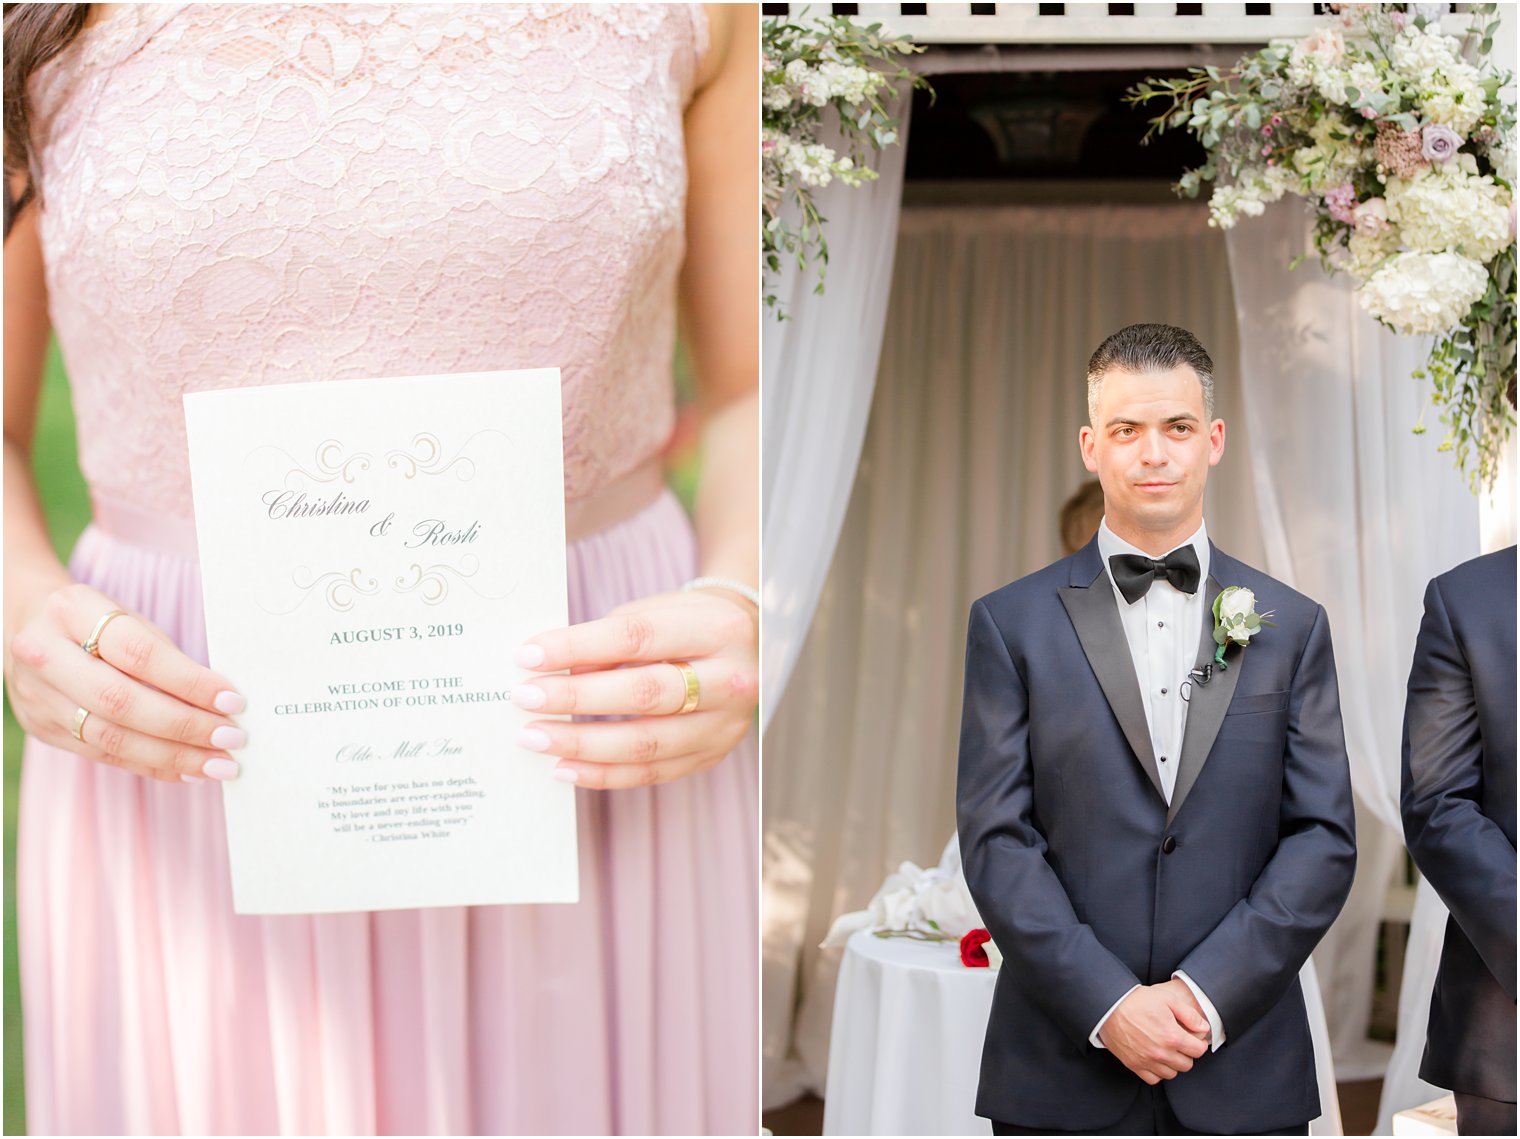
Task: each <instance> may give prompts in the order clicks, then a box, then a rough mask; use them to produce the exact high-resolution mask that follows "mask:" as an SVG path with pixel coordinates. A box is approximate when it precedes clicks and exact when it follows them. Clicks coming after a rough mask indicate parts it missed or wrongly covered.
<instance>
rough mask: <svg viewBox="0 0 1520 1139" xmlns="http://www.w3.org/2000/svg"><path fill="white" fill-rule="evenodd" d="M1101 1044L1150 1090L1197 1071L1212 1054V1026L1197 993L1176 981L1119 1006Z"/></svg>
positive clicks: (1147, 990)
mask: <svg viewBox="0 0 1520 1139" xmlns="http://www.w3.org/2000/svg"><path fill="white" fill-rule="evenodd" d="M1098 1039H1099V1040H1101V1041H1103V1045H1104V1047H1105V1048H1107V1049H1108V1050H1109V1051H1110V1052H1112V1053H1113V1054H1114V1056H1115V1057H1117V1058H1118V1060H1119V1062H1120V1063H1122V1064H1123V1065H1124V1066H1125V1067H1126V1068H1128V1069H1129V1070H1130V1071H1131V1072H1134V1073H1135V1075H1137V1076H1139V1077H1140V1078H1141V1079H1142V1080H1144V1081H1145V1082H1146V1083H1148V1084H1158V1083H1160V1082H1161V1081H1162V1080H1170V1079H1172V1078H1173V1077H1174V1076H1176V1075H1177V1073H1178V1072H1186V1071H1189V1070H1191V1069H1192V1067H1193V1061H1194V1060H1196V1059H1197V1058H1198V1057H1199V1056H1202V1055H1203V1054H1204V1053H1205V1052H1207V1051H1208V1050H1209V1021H1208V1018H1207V1017H1206V1016H1204V1015H1203V1009H1202V1008H1200V1007H1199V1005H1198V1000H1197V998H1196V997H1194V996H1193V991H1192V990H1191V989H1189V988H1188V987H1187V985H1185V984H1184V983H1183V982H1182V981H1180V980H1178V979H1177V978H1175V977H1174V978H1172V979H1171V980H1170V981H1167V982H1166V983H1164V984H1160V985H1142V986H1140V987H1139V988H1138V989H1135V990H1134V991H1133V992H1131V993H1130V994H1129V996H1127V997H1125V998H1124V999H1123V1000H1122V1001H1120V1002H1119V1007H1118V1008H1116V1009H1114V1011H1113V1014H1112V1015H1111V1016H1110V1017H1109V1018H1108V1020H1107V1021H1105V1022H1104V1025H1103V1027H1102V1028H1101V1029H1100V1030H1099V1031H1098Z"/></svg>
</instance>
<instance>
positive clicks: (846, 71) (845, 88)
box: [767, 59, 883, 110]
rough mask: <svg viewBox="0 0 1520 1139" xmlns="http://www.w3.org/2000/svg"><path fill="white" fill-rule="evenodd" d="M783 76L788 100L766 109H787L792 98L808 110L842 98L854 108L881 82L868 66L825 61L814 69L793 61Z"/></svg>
mask: <svg viewBox="0 0 1520 1139" xmlns="http://www.w3.org/2000/svg"><path fill="white" fill-rule="evenodd" d="M785 74H786V85H787V87H788V88H789V94H788V97H787V98H788V101H787V102H785V103H776V104H771V103H770V102H767V106H773V107H774V109H776V110H781V109H782V108H784V107H786V106H788V105H789V104H790V101H791V100H792V99H795V100H797V101H798V102H801V103H806V104H807V105H809V106H812V107H822V106H824V105H825V104H827V103H828V102H829V100H831V99H843V100H844V101H845V102H846V103H849V104H850V105H852V106H854V105H858V104H860V103H863V102H864V101H865V100H866V98H867V97H868V96H869V95H870V94H871V93H872V92H873V91H875V90H876V88H877V87H878V86H879V85H880V84H881V83H882V82H883V80H882V78H881V76H880V75H878V74H877V73H876V72H874V71H872V70H871V69H870V68H868V67H856V66H855V65H854V64H850V63H839V62H836V61H833V60H828V59H825V60H824V61H823V62H822V63H820V64H818V66H817V67H810V66H808V64H807V61H806V60H801V59H794V60H792V61H791V62H790V63H788V64H787V65H786V71H785ZM777 98H778V99H779V98H780V97H779V96H777Z"/></svg>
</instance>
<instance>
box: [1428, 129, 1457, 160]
mask: <svg viewBox="0 0 1520 1139" xmlns="http://www.w3.org/2000/svg"><path fill="white" fill-rule="evenodd" d="M1461 145H1462V136H1461V135H1459V134H1458V133H1457V132H1456V131H1454V130H1452V129H1451V128H1450V127H1449V126H1447V125H1446V124H1445V123H1428V124H1426V126H1425V128H1424V129H1423V130H1421V131H1420V156H1421V157H1423V158H1425V159H1427V160H1428V161H1431V162H1449V161H1451V156H1452V155H1454V154H1456V153H1457V148H1458V147H1460V146H1461Z"/></svg>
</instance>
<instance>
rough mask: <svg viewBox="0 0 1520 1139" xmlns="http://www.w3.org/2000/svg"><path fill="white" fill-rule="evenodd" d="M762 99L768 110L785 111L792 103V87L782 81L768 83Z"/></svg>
mask: <svg viewBox="0 0 1520 1139" xmlns="http://www.w3.org/2000/svg"><path fill="white" fill-rule="evenodd" d="M760 100H761V102H762V103H764V104H765V109H766V110H767V111H784V110H786V109H787V108H788V107H790V106H791V105H792V89H791V88H790V87H787V86H785V85H784V84H781V83H767V84H766V85H765V93H764V94H763V95H761V96H760Z"/></svg>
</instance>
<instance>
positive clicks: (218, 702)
mask: <svg viewBox="0 0 1520 1139" xmlns="http://www.w3.org/2000/svg"><path fill="white" fill-rule="evenodd" d="M211 706H212V707H213V708H215V709H216V710H217V711H218V712H220V713H222V715H224V716H236V715H237V714H238V713H239V712H241V711H242V710H243V709H244V708H246V707H248V701H246V700H244V699H243V697H242V695H241V694H240V693H237V692H233V691H232V690H231V689H230V688H229V689H228V690H227V691H226V692H218V693H217V694H216V699H215V700H213V701H211Z"/></svg>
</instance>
